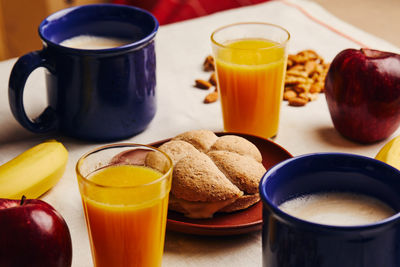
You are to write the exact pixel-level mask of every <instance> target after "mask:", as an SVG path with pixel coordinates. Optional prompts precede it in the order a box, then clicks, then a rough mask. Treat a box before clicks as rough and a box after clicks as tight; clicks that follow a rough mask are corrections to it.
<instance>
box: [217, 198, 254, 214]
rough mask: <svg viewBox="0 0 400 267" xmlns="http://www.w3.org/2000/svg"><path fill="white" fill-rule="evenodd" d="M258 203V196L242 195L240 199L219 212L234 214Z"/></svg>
mask: <svg viewBox="0 0 400 267" xmlns="http://www.w3.org/2000/svg"><path fill="white" fill-rule="evenodd" d="M258 201H260V194H258V193H257V194H253V195H243V196H241V197H240V198H238V199H236V201H235V202H233V203H232V204H230V205H227V206H225V207H223V208H222V209H220V210H219V212H234V211H238V210H243V209H247V208H248V207H250V206H252V205H254V204H256V203H257V202H258Z"/></svg>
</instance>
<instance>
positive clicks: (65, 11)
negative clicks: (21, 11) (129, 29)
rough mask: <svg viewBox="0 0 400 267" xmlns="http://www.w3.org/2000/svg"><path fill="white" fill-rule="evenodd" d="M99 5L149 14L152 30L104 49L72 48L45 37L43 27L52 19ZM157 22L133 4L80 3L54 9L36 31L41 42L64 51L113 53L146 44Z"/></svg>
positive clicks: (151, 15) (156, 27)
mask: <svg viewBox="0 0 400 267" xmlns="http://www.w3.org/2000/svg"><path fill="white" fill-rule="evenodd" d="M101 7H113V8H120V9H130V10H134V11H139V12H141V13H143V14H145V15H147V16H149V17H150V18H151V19H152V20H153V21H154V27H153V29H152V31H151V32H150V33H149V34H148V35H146V36H145V37H144V38H141V39H140V40H137V41H135V42H132V43H129V44H126V45H122V46H118V47H112V48H105V49H81V48H72V47H67V46H63V45H60V44H59V43H57V42H53V41H51V40H50V39H48V38H46V37H45V36H44V33H43V28H44V27H45V26H46V25H47V24H49V23H51V21H52V20H56V19H59V18H61V17H62V16H65V15H66V14H68V13H70V12H73V11H75V10H78V9H85V8H101ZM159 26H160V25H159V22H158V20H157V19H156V17H155V16H154V15H153V14H152V13H150V12H149V11H147V10H145V9H142V8H139V7H135V6H128V5H119V4H111V3H104V4H88V5H81V6H75V7H69V8H64V9H61V10H59V11H56V12H54V13H52V14H50V15H49V16H47V17H46V18H45V19H44V20H42V22H41V23H40V24H39V27H38V32H39V36H40V38H41V39H42V41H43V42H45V43H46V44H48V45H51V46H54V47H57V48H61V49H65V50H66V51H73V52H81V53H88V54H91V53H94V54H102V53H115V52H120V51H125V50H130V49H139V48H140V47H142V46H144V45H146V44H148V43H149V42H150V41H151V40H153V39H154V37H155V35H156V34H157V31H158V28H159Z"/></svg>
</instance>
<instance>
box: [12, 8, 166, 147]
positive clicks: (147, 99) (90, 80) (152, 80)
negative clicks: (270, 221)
mask: <svg viewBox="0 0 400 267" xmlns="http://www.w3.org/2000/svg"><path fill="white" fill-rule="evenodd" d="M158 26H159V25H158V22H157V20H156V18H155V17H154V16H153V15H152V14H150V13H149V12H147V11H145V10H142V9H139V8H135V7H130V6H122V5H112V4H99V5H86V6H78V7H73V8H69V9H65V10H61V11H58V12H56V13H54V14H52V15H50V16H49V17H47V18H46V19H45V20H44V21H43V22H42V23H41V24H40V26H39V35H40V38H41V39H42V41H43V49H42V50H41V51H36V52H31V53H28V54H26V55H24V56H22V57H21V58H19V59H18V61H17V62H16V64H15V65H14V67H13V70H12V72H11V76H10V81H9V102H10V107H11V111H12V113H13V115H14V117H15V118H16V119H17V121H18V122H19V123H20V124H21V125H22V126H23V127H25V128H26V129H28V130H30V131H32V132H35V133H45V132H52V131H59V132H61V133H63V134H65V135H68V136H72V137H75V138H81V139H86V140H92V141H110V140H120V139H125V138H128V137H130V136H133V135H135V134H137V133H139V132H141V131H143V130H144V129H145V128H146V127H147V125H148V124H149V123H150V121H151V120H152V119H153V117H154V115H155V113H156V56H155V49H154V38H155V35H156V33H157V30H158ZM80 35H94V36H102V37H113V38H123V39H130V40H132V42H130V43H128V44H126V45H123V46H119V47H113V48H106V49H96V50H89V49H85V48H83V49H82V48H79V49H77V48H70V47H66V46H63V45H60V43H61V42H62V41H64V40H66V39H69V38H72V37H75V36H80ZM38 67H44V68H45V69H46V85H47V94H48V104H49V105H48V107H47V108H46V109H45V110H44V112H43V113H42V114H41V115H40V116H39V117H38V118H35V119H31V118H29V116H28V115H27V114H26V112H25V108H24V104H23V92H24V87H25V83H26V80H27V78H28V77H29V75H30V73H31V72H32V71H34V70H35V69H36V68H38Z"/></svg>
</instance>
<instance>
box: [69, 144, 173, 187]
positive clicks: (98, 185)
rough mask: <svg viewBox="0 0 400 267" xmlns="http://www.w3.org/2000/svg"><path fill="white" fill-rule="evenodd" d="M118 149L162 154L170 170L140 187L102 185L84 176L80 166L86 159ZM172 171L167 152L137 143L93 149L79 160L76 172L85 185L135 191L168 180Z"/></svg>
mask: <svg viewBox="0 0 400 267" xmlns="http://www.w3.org/2000/svg"><path fill="white" fill-rule="evenodd" d="M118 147H136V148H140V147H144V148H147V149H149V150H152V151H157V152H160V153H162V154H163V155H164V156H165V157H166V159H167V161H168V163H169V168H168V170H167V171H166V172H165V173H163V174H162V176H161V177H160V178H158V179H156V180H154V181H151V182H149V183H144V184H139V185H132V186H116V185H102V184H99V183H96V182H93V181H91V180H90V179H88V178H87V176H85V175H82V173H81V171H80V166H81V165H82V164H83V162H84V160H85V159H86V158H88V157H89V156H90V155H92V154H95V153H97V152H100V151H102V150H106V149H110V148H118ZM122 165H131V164H122ZM111 166H120V165H111ZM105 167H107V166H105ZM98 169H99V168H96V170H98ZM172 169H173V163H172V160H171V158H170V157H169V156H168V155H167V154H166V153H165V152H163V151H161V150H159V149H158V148H156V147H153V146H150V145H143V144H136V143H116V144H109V145H104V146H100V147H96V148H93V149H92V150H89V151H88V152H86V153H85V154H83V155H82V156H81V157H80V158H79V159H78V161H77V163H76V165H75V171H76V174H77V178H78V181H79V180H82V181H84V182H85V183H88V184H89V185H93V186H96V187H99V188H104V189H106V188H115V189H134V188H142V187H147V186H150V185H154V184H157V183H160V182H162V181H163V180H166V179H167V177H169V176H170V174H172ZM91 173H93V172H91Z"/></svg>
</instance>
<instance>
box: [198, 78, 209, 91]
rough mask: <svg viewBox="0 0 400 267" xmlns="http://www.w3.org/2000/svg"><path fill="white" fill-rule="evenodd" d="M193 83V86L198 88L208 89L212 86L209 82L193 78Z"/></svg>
mask: <svg viewBox="0 0 400 267" xmlns="http://www.w3.org/2000/svg"><path fill="white" fill-rule="evenodd" d="M195 83H196V84H195V87H197V88H200V89H209V88H210V87H212V84H211V83H209V82H207V81H204V80H200V79H197V80H195Z"/></svg>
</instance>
